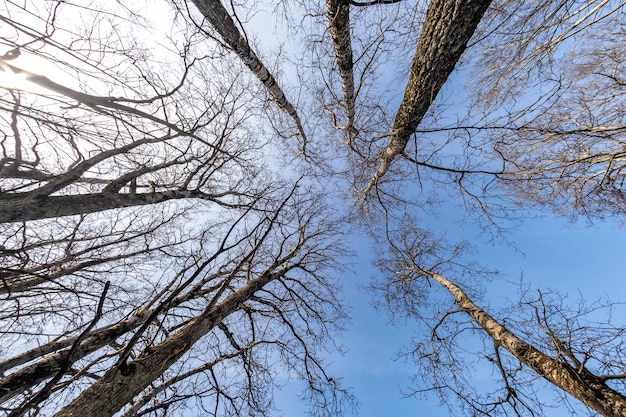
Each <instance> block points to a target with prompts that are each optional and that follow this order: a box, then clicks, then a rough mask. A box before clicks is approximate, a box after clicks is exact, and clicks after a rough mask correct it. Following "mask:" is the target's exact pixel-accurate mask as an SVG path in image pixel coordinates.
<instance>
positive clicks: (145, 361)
mask: <svg viewBox="0 0 626 417" xmlns="http://www.w3.org/2000/svg"><path fill="white" fill-rule="evenodd" d="M279 277H280V274H277V273H270V272H267V271H266V272H265V273H264V274H262V275H261V276H259V277H258V278H257V279H255V280H253V281H250V282H249V283H247V284H246V285H245V286H243V287H242V288H240V289H239V290H238V291H236V292H234V293H232V294H230V295H229V296H228V297H226V298H225V299H224V300H222V301H221V302H220V303H219V304H216V305H212V306H211V305H209V307H207V308H206V309H205V310H204V311H203V312H202V314H201V315H200V316H198V317H197V318H195V319H194V320H192V321H191V322H189V323H188V324H187V325H185V326H184V327H183V328H181V329H180V330H179V331H177V332H176V333H174V334H172V335H171V336H169V337H168V338H167V339H165V340H164V341H163V342H161V343H160V344H158V345H156V346H154V347H151V348H148V349H146V350H145V351H144V352H143V353H142V354H141V355H140V356H138V357H137V358H136V359H134V360H133V361H131V362H129V363H127V364H125V366H124V367H123V368H121V367H120V368H118V367H113V368H112V369H110V370H109V371H108V372H107V373H106V374H105V375H104V376H103V377H102V378H100V379H99V380H98V381H96V382H95V383H94V384H93V385H92V386H90V387H89V388H87V389H86V390H85V391H83V392H82V393H81V394H80V395H79V396H78V397H77V398H76V399H75V400H74V401H72V402H71V403H70V404H68V405H67V406H66V407H64V408H63V409H62V410H61V411H59V412H58V413H57V414H56V417H78V416H90V417H109V416H112V415H114V414H115V413H116V412H118V411H119V410H120V409H121V408H122V407H124V406H125V405H126V404H129V403H131V402H132V400H133V397H135V396H137V395H139V394H140V393H141V392H142V391H143V390H144V389H145V388H147V387H148V386H149V385H150V383H152V382H153V381H154V380H155V379H156V378H158V377H159V376H160V375H162V374H163V372H165V371H166V370H167V369H168V368H169V367H170V366H171V365H172V364H174V363H175V362H176V361H177V360H178V359H180V358H181V357H182V356H183V355H184V354H185V352H187V351H188V350H189V349H190V348H191V347H192V346H193V344H194V343H195V342H197V341H198V340H199V339H200V338H201V337H202V336H204V335H206V334H207V333H208V332H209V331H211V330H212V329H213V328H215V327H216V326H217V325H218V324H219V323H221V322H222V321H223V320H224V319H225V318H226V317H227V316H228V315H230V314H232V313H233V312H235V311H236V310H238V309H240V308H241V306H242V305H243V304H244V303H245V301H246V300H248V299H249V298H250V297H251V296H252V295H253V294H254V293H256V292H257V291H259V290H260V289H261V288H263V287H264V286H265V285H267V284H268V283H269V282H271V281H273V280H274V279H277V278H279Z"/></svg>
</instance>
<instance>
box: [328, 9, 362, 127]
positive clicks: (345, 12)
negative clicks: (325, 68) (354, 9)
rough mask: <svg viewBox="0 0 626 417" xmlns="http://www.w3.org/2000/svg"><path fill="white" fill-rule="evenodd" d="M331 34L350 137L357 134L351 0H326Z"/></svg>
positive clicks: (346, 124) (346, 125)
mask: <svg viewBox="0 0 626 417" xmlns="http://www.w3.org/2000/svg"><path fill="white" fill-rule="evenodd" d="M326 8H327V10H328V20H329V23H330V36H331V37H332V39H333V46H334V49H335V57H336V58H337V66H338V67H339V76H340V77H341V88H342V90H343V98H344V106H345V108H346V123H345V126H343V128H344V129H345V130H347V131H348V134H349V135H350V139H352V137H353V136H354V135H355V134H356V130H355V128H354V114H355V99H356V97H355V96H354V73H353V71H352V68H353V61H352V40H351V37H350V2H349V0H326Z"/></svg>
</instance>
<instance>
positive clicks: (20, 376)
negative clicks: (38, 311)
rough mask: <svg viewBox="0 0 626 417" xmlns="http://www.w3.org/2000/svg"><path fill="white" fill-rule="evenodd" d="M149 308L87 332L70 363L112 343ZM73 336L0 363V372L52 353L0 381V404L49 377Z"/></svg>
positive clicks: (147, 313)
mask: <svg viewBox="0 0 626 417" xmlns="http://www.w3.org/2000/svg"><path fill="white" fill-rule="evenodd" d="M149 313H150V312H149V311H141V312H139V313H137V314H135V315H134V316H132V317H130V318H128V319H126V320H123V321H120V322H119V323H116V324H114V325H111V326H107V327H105V328H102V329H98V330H94V331H92V332H90V333H89V334H87V336H86V337H84V339H83V340H82V341H81V343H80V345H79V346H78V347H77V348H76V349H75V350H74V353H73V355H72V358H70V364H71V363H73V362H75V361H76V360H79V359H81V358H83V357H85V356H87V355H89V354H90V353H93V352H95V351H97V350H98V349H101V348H102V347H104V346H106V345H108V344H110V343H113V342H114V341H115V340H116V339H117V338H118V337H120V336H122V335H124V334H126V333H128V332H129V331H131V330H132V329H134V328H136V327H138V326H140V325H141V324H142V323H143V322H144V320H145V319H146V318H147V317H148V316H149ZM75 341H76V338H75V337H74V338H68V339H66V340H63V341H60V342H52V343H48V344H45V345H43V346H40V347H38V348H35V349H31V350H29V351H28V352H24V353H23V354H21V355H19V356H16V357H13V358H9V359H7V360H5V361H2V362H0V372H2V373H3V372H5V371H7V370H10V369H12V368H15V367H17V366H20V365H22V364H25V363H28V362H30V361H32V360H34V359H37V358H39V357H42V356H44V355H48V354H52V355H50V356H48V357H47V358H45V359H43V360H40V361H38V362H36V363H34V364H32V365H28V366H26V367H24V368H22V369H20V370H18V371H16V372H14V373H12V374H10V375H9V376H7V377H6V378H3V379H1V380H0V403H3V402H5V401H7V400H9V399H11V398H13V397H15V396H16V395H19V394H21V393H22V392H24V391H25V390H27V389H30V388H32V387H35V386H36V385H37V384H39V383H41V382H43V381H45V380H47V379H49V378H52V377H53V376H54V375H55V374H56V373H57V372H58V371H59V370H60V369H61V366H62V365H63V364H64V363H65V362H66V360H67V355H68V354H69V351H70V348H71V347H72V345H73V343H74V342H75Z"/></svg>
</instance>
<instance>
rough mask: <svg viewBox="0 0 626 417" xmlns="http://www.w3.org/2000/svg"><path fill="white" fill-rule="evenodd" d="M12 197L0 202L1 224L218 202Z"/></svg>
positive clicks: (146, 196) (149, 196)
mask: <svg viewBox="0 0 626 417" xmlns="http://www.w3.org/2000/svg"><path fill="white" fill-rule="evenodd" d="M24 194H26V195H25V196H24V195H20V194H11V195H7V196H5V197H3V198H0V223H12V222H24V221H28V220H41V219H49V218H56V217H63V216H73V215H77V214H89V213H95V212H99V211H104V210H110V209H115V208H123V207H135V206H144V205H150V204H158V203H161V202H164V201H168V200H180V199H192V198H193V199H201V200H210V201H217V198H216V196H214V195H211V194H206V193H202V192H200V191H188V190H169V191H162V192H154V193H142V194H134V195H133V194H118V193H95V194H77V195H57V196H32V195H31V194H30V193H24Z"/></svg>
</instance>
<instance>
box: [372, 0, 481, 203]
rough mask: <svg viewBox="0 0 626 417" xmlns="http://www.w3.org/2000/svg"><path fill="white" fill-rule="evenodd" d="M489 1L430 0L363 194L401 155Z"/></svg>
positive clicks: (459, 55)
mask: <svg viewBox="0 0 626 417" xmlns="http://www.w3.org/2000/svg"><path fill="white" fill-rule="evenodd" d="M490 3H491V0H433V1H431V2H430V4H429V6H428V11H427V12H426V20H425V21H424V26H423V27H422V31H421V33H420V37H419V40H418V43H417V51H416V53H415V56H414V57H413V64H412V67H411V75H410V76H409V81H408V83H407V86H406V89H405V91H404V97H403V99H402V103H401V104H400V108H399V109H398V112H397V113H396V117H395V119H394V123H393V131H392V133H391V141H390V142H389V145H387V147H386V148H385V150H384V151H383V152H382V154H381V156H380V165H379V167H378V169H377V170H376V172H375V173H374V174H373V176H372V178H371V179H370V181H369V183H368V185H367V187H366V188H365V191H364V195H365V196H367V194H369V192H370V191H371V190H372V189H373V188H374V187H375V186H376V185H377V184H378V181H379V180H380V178H381V177H382V176H383V175H385V174H386V173H387V171H388V170H389V167H390V166H391V163H392V162H393V160H394V159H395V158H396V157H397V156H398V155H400V154H401V153H402V152H404V148H405V147H406V145H407V143H408V142H409V138H410V137H411V134H413V132H414V131H415V129H416V128H417V126H418V125H419V124H420V122H421V121H422V119H423V118H424V115H425V114H426V112H427V111H428V108H429V107H430V105H431V104H432V102H433V101H434V100H435V97H437V94H438V93H439V90H441V87H442V86H443V84H444V83H445V82H446V80H447V79H448V76H449V75H450V74H451V73H452V70H453V69H454V67H455V66H456V63H457V62H458V60H459V58H460V57H461V55H462V54H463V51H464V50H465V48H466V47H467V42H468V41H469V40H470V38H471V37H472V35H473V34H474V31H475V30H476V27H477V26H478V22H480V19H481V18H482V16H483V14H484V13H485V11H486V10H487V7H489V4H490Z"/></svg>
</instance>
